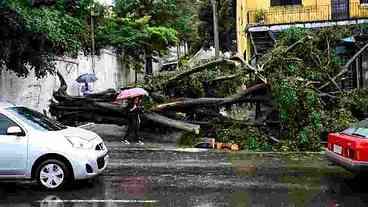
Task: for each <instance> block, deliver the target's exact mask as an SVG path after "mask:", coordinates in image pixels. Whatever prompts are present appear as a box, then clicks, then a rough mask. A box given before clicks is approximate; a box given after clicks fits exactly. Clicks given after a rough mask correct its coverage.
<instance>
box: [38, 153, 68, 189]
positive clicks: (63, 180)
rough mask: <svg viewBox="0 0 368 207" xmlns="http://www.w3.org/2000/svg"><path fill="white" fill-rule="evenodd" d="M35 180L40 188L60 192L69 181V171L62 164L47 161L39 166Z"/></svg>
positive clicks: (57, 161) (53, 160)
mask: <svg viewBox="0 0 368 207" xmlns="http://www.w3.org/2000/svg"><path fill="white" fill-rule="evenodd" d="M36 178H37V181H38V183H39V185H40V186H42V188H44V189H46V190H60V189H62V188H63V187H65V185H66V184H67V183H68V182H69V181H70V170H69V169H68V167H67V166H66V165H65V163H64V162H61V161H59V160H55V159H49V160H45V161H43V162H42V163H41V164H40V165H39V167H38V168H37V171H36Z"/></svg>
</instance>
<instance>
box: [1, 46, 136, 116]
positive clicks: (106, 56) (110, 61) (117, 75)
mask: <svg viewBox="0 0 368 207" xmlns="http://www.w3.org/2000/svg"><path fill="white" fill-rule="evenodd" d="M67 60H71V61H73V62H76V63H77V64H73V63H69V62H63V61H57V70H58V71H59V72H60V73H61V74H62V75H63V77H64V79H65V80H66V82H67V84H68V93H69V94H70V95H79V91H80V90H79V88H80V84H78V83H77V82H76V81H75V79H77V77H78V76H79V75H81V74H84V73H92V67H91V65H92V61H91V57H86V56H83V55H80V56H79V57H78V58H77V59H67ZM95 60H96V69H95V72H96V76H97V77H98V80H97V81H96V82H95V83H94V84H93V89H94V92H98V91H102V90H105V89H108V88H114V89H118V88H119V87H122V86H125V85H126V84H127V82H134V79H135V78H134V76H132V71H122V67H121V63H120V62H119V61H120V59H119V57H117V56H116V55H115V54H114V53H112V52H110V51H108V50H103V51H102V52H101V56H100V57H96V58H95ZM59 85H60V83H59V79H58V78H57V77H56V76H53V75H49V76H47V77H45V78H43V79H37V78H35V76H34V74H33V72H31V73H30V74H29V76H28V77H27V78H19V77H17V76H16V75H15V74H14V73H12V72H10V71H4V70H0V97H2V98H5V99H7V100H9V101H10V102H12V103H15V104H18V105H24V106H28V107H31V108H33V109H36V110H38V111H42V110H43V109H46V110H48V105H49V100H50V99H51V98H52V93H53V91H55V90H57V89H58V87H59Z"/></svg>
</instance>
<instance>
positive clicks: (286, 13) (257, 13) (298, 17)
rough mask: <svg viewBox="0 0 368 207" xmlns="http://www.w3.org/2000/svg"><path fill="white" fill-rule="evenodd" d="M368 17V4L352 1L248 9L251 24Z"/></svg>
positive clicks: (248, 19)
mask: <svg viewBox="0 0 368 207" xmlns="http://www.w3.org/2000/svg"><path fill="white" fill-rule="evenodd" d="M358 18H368V5H364V4H360V3H359V2H358V3H350V4H346V5H342V4H337V5H317V6H301V5H296V6H277V7H271V8H270V9H268V10H248V11H247V23H248V24H250V25H252V24H253V25H273V24H288V23H298V22H318V21H333V20H349V19H358Z"/></svg>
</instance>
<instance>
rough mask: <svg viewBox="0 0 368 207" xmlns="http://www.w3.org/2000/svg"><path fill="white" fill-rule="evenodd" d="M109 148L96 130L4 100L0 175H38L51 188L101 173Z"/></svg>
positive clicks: (0, 117)
mask: <svg viewBox="0 0 368 207" xmlns="http://www.w3.org/2000/svg"><path fill="white" fill-rule="evenodd" d="M107 153H108V150H107V149H106V146H105V144H104V142H103V140H102V139H101V138H100V137H99V136H98V135H97V134H95V133H94V132H91V131H88V130H84V129H81V128H74V127H66V126H63V125H61V124H59V123H57V122H55V121H53V120H51V119H49V118H47V117H46V116H44V115H43V114H41V113H39V112H36V111H33V110H31V109H28V108H26V107H19V106H14V105H12V104H9V103H3V102H0V179H36V180H37V181H38V182H39V183H40V184H41V186H43V187H44V188H46V189H49V190H56V189H60V188H62V187H63V186H65V184H67V183H68V182H70V181H73V180H82V179H89V178H93V177H95V176H97V175H98V174H101V173H102V172H103V171H104V170H105V168H106V166H107V163H108V158H109V156H108V154H107Z"/></svg>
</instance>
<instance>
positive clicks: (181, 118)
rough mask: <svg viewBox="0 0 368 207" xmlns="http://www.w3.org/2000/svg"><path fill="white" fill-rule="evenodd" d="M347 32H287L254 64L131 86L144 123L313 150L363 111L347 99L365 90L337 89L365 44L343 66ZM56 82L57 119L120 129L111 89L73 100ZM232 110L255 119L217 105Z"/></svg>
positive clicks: (214, 63) (253, 144)
mask: <svg viewBox="0 0 368 207" xmlns="http://www.w3.org/2000/svg"><path fill="white" fill-rule="evenodd" d="M351 34H352V33H351V32H350V33H349V31H347V30H345V29H344V30H341V28H328V29H323V30H318V31H312V30H303V29H291V30H287V31H286V32H284V33H282V34H281V35H280V38H279V40H278V43H277V45H276V47H275V48H274V49H273V50H272V51H270V52H269V53H268V54H266V55H265V56H264V57H263V58H262V59H261V60H260V61H259V62H258V63H257V65H249V64H248V63H247V62H246V61H244V60H243V59H242V58H240V57H236V56H235V57H232V58H230V59H225V58H220V59H216V60H211V61H209V62H207V63H203V64H201V65H197V66H194V67H192V68H188V67H183V68H181V69H179V71H178V72H176V73H162V74H159V75H157V76H153V77H151V78H149V79H146V80H145V81H144V82H142V83H139V84H138V85H137V86H140V87H143V88H145V89H146V90H147V91H149V93H150V97H151V99H149V100H146V101H145V102H144V106H145V112H144V113H143V116H142V118H143V119H142V122H143V126H144V127H145V128H157V127H161V128H167V127H169V128H174V129H179V130H184V131H187V132H188V133H189V134H185V136H186V137H188V138H189V139H194V138H196V137H198V136H197V135H194V134H200V135H199V136H208V137H216V138H217V139H218V140H220V141H232V142H237V143H239V144H241V146H242V147H243V148H248V149H252V150H258V149H267V150H270V149H271V147H272V145H270V144H273V146H279V147H281V149H287V150H290V149H292V150H318V149H319V148H320V139H321V136H325V134H326V133H327V132H329V131H335V130H341V129H343V128H344V127H346V126H347V125H348V124H349V123H351V122H352V121H354V120H356V119H357V118H361V117H362V116H361V115H362V114H364V113H363V112H364V111H363V110H361V111H359V109H360V108H364V107H365V109H367V110H366V111H368V100H367V102H365V99H364V101H360V102H359V101H355V102H353V101H352V100H357V99H358V97H359V96H360V95H361V94H368V92H365V91H364V90H358V91H357V90H351V89H352V88H351V87H350V88H347V87H345V86H344V84H343V83H344V81H346V79H347V78H349V76H346V73H347V72H348V71H349V70H351V68H350V65H351V63H352V62H354V61H355V60H356V59H357V58H358V57H359V56H360V55H361V54H363V52H364V51H366V49H367V47H366V46H363V47H359V48H357V53H356V54H355V55H354V54H352V55H351V59H350V60H347V61H346V64H344V61H342V60H341V59H340V58H339V56H337V55H336V51H335V48H336V46H337V45H338V43H339V40H340V39H342V38H343V37H346V36H349V35H351ZM359 45H361V44H359ZM59 78H60V80H61V87H60V88H59V90H58V91H56V92H55V93H54V98H55V101H53V102H52V103H51V105H50V112H51V114H52V115H54V116H56V117H57V118H58V120H59V121H62V122H64V123H68V124H70V123H73V121H93V122H97V123H113V124H119V125H124V124H126V114H127V109H126V108H125V107H124V106H123V105H117V104H113V103H112V102H113V100H114V97H115V96H116V93H117V92H116V91H114V90H108V91H104V92H101V93H99V94H91V95H89V96H87V97H72V96H69V95H68V94H67V93H66V90H67V86H66V84H65V81H64V80H63V78H62V77H61V76H60V75H59ZM350 78H351V77H350ZM366 97H368V95H367V96H366ZM367 99H368V98H367ZM359 104H360V105H359ZM364 104H365V105H364ZM234 105H235V106H241V105H243V106H245V108H248V109H249V113H251V114H253V115H249V114H248V115H247V116H245V118H244V117H243V118H242V120H236V119H234V118H232V117H231V116H228V115H226V114H224V112H223V111H222V109H223V108H228V109H229V108H231V107H233V106H234ZM362 105H364V106H363V107H361V106H362ZM190 134H191V135H190ZM275 144H276V145H275Z"/></svg>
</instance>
